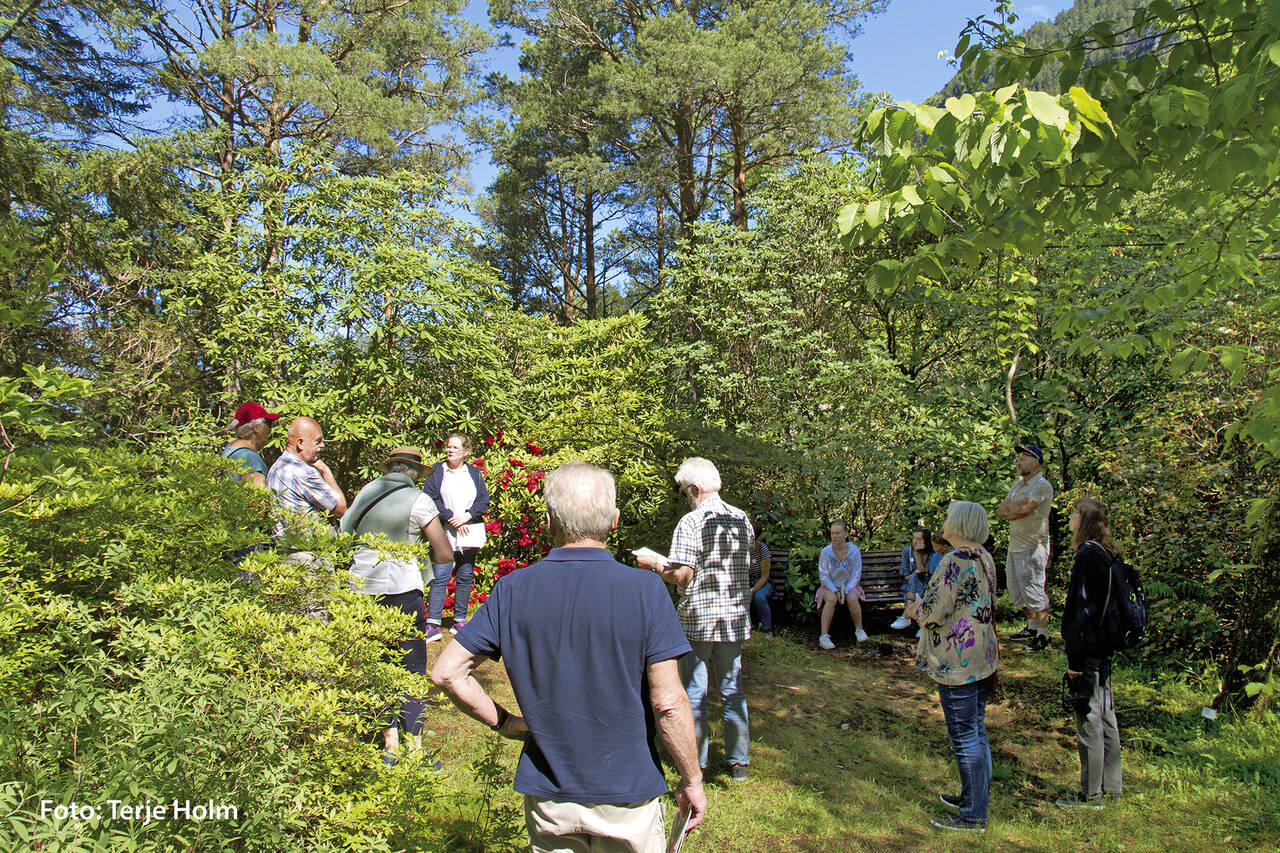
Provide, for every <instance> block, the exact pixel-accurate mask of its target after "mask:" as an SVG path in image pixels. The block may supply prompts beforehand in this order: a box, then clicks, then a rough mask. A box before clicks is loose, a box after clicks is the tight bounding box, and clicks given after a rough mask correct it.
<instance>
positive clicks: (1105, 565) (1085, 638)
mask: <svg viewBox="0 0 1280 853" xmlns="http://www.w3.org/2000/svg"><path fill="white" fill-rule="evenodd" d="M1068 521H1069V524H1070V527H1071V534H1072V537H1073V540H1072V541H1073V544H1074V545H1075V549H1076V556H1075V564H1074V565H1073V566H1072V567H1071V583H1070V584H1069V585H1068V587H1067V602H1066V605H1065V607H1063V610H1062V641H1063V645H1064V648H1065V649H1066V653H1067V678H1068V679H1069V680H1070V685H1069V686H1070V688H1071V689H1070V691H1069V692H1070V693H1071V694H1072V695H1073V696H1075V697H1077V698H1076V701H1075V703H1074V704H1075V715H1076V737H1077V739H1078V741H1079V744H1080V790H1079V791H1078V792H1076V794H1075V795H1073V796H1070V797H1062V798H1060V799H1058V800H1057V801H1056V803H1057V805H1059V806H1062V807H1063V808H1071V807H1075V806H1091V807H1093V808H1101V807H1102V805H1103V803H1104V801H1105V800H1111V801H1116V800H1118V799H1119V798H1120V729H1119V727H1118V726H1117V725H1116V706H1115V700H1114V698H1113V697H1112V693H1111V655H1112V652H1114V651H1115V649H1114V648H1113V646H1112V644H1111V643H1110V642H1108V641H1107V639H1106V637H1107V632H1106V631H1105V630H1104V626H1103V621H1104V616H1105V615H1106V610H1107V608H1108V607H1109V606H1110V603H1111V599H1112V596H1111V594H1110V593H1111V590H1112V583H1113V574H1114V570H1113V565H1114V564H1115V563H1116V562H1117V561H1118V560H1119V550H1118V549H1117V548H1116V543H1115V542H1114V540H1113V539H1112V538H1111V526H1110V524H1109V523H1108V521H1107V508H1106V507H1105V506H1104V505H1103V504H1102V503H1100V502H1099V501H1097V500H1094V499H1093V498H1080V499H1079V500H1077V501H1076V502H1075V504H1074V505H1073V506H1072V508H1071V515H1070V518H1069V520H1068Z"/></svg>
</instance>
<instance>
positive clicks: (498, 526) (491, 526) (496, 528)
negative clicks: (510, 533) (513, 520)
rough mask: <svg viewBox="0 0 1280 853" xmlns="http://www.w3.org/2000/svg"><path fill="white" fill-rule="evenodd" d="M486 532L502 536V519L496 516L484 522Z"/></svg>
mask: <svg viewBox="0 0 1280 853" xmlns="http://www.w3.org/2000/svg"><path fill="white" fill-rule="evenodd" d="M484 532H485V533H488V534H489V535H491V536H501V535H502V519H500V518H495V519H493V520H492V521H486V522H485V523H484Z"/></svg>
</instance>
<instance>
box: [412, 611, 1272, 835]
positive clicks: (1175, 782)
mask: <svg viewBox="0 0 1280 853" xmlns="http://www.w3.org/2000/svg"><path fill="white" fill-rule="evenodd" d="M1017 627H1018V626H1016V625H1012V624H1010V625H1009V626H1007V627H1005V628H1003V629H1002V633H1003V634H1006V635H1007V634H1009V633H1012V631H1013V630H1016V629H1017ZM429 648H431V647H429ZM438 648H439V646H436V647H435V649H436V650H438ZM914 650H915V643H914V641H913V640H911V639H909V637H908V636H907V635H899V634H895V633H893V632H890V631H887V630H885V629H883V628H881V629H880V630H878V631H877V630H875V629H874V627H873V630H872V636H871V639H870V640H869V641H868V642H866V643H863V644H861V645H859V646H857V647H851V646H849V645H842V646H839V647H838V648H837V649H836V650H835V651H832V652H824V651H820V650H819V649H818V646H817V643H816V637H815V636H811V635H810V634H808V633H805V634H799V633H797V634H794V635H787V634H782V635H780V636H777V637H763V636H758V637H756V638H754V639H752V640H751V641H750V642H749V643H748V644H747V646H746V651H745V659H744V677H745V679H746V684H747V691H748V693H747V696H748V705H749V709H750V715H751V717H750V719H751V777H750V779H749V780H748V781H747V782H746V783H745V784H736V783H733V782H730V781H729V780H728V777H727V775H726V774H725V773H724V772H723V770H717V769H716V768H717V767H721V768H722V767H723V763H722V762H723V752H722V747H721V744H720V742H719V738H720V727H719V722H718V720H717V721H716V722H715V724H714V726H713V729H712V746H711V768H712V769H711V771H710V774H709V777H708V779H707V798H708V801H709V810H708V815H707V820H706V822H705V823H704V824H703V825H702V826H701V827H700V828H699V829H697V830H695V832H694V833H693V834H692V835H691V836H690V838H689V839H688V843H687V844H686V846H685V849H686V850H690V851H773V850H788V851H789V850H794V851H832V850H877V851H899V850H900V851H916V850H961V849H965V850H968V849H973V848H974V847H977V848H979V849H991V850H1019V851H1021V850H1026V851H1034V850H1055V851H1056V850H1062V851H1068V850H1071V851H1074V850H1121V849H1123V850H1159V851H1181V850H1186V851H1200V850H1213V849H1216V848H1228V849H1263V850H1274V849H1280V817H1278V815H1280V749H1278V747H1280V720H1278V719H1277V717H1276V715H1274V714H1268V715H1264V716H1263V717H1262V718H1261V719H1249V720H1242V721H1238V722H1226V721H1219V722H1217V723H1214V724H1212V725H1213V726H1214V728H1213V729H1211V730H1208V731H1206V725H1209V724H1206V723H1205V722H1204V721H1203V720H1202V719H1201V718H1200V715H1199V710H1200V708H1201V706H1202V705H1204V704H1205V703H1206V702H1207V701H1208V698H1209V697H1210V696H1211V695H1212V691H1211V688H1210V686H1209V685H1205V684H1202V683H1198V679H1197V677H1196V676H1195V675H1193V674H1188V673H1179V674H1173V673H1171V674H1168V675H1167V676H1164V677H1162V680H1161V681H1159V682H1158V683H1151V682H1150V680H1149V678H1148V679H1143V678H1141V677H1139V676H1138V675H1136V674H1135V673H1133V672H1131V671H1129V670H1127V669H1124V668H1122V667H1118V668H1117V672H1116V674H1115V676H1114V678H1113V683H1114V685H1115V691H1116V708H1117V714H1118V716H1119V720H1120V727H1121V738H1122V741H1123V744H1124V750H1125V751H1124V774H1125V791H1124V801H1123V803H1122V804H1120V805H1119V806H1113V807H1109V808H1107V809H1105V810H1102V811H1093V810H1081V811H1072V812H1065V811H1063V810H1061V809H1058V808H1057V807H1055V806H1054V805H1053V803H1052V800H1053V799H1054V798H1055V797H1057V796H1061V795H1063V794H1066V793H1069V792H1070V791H1071V790H1073V787H1074V786H1075V785H1076V784H1078V780H1079V761H1078V759H1077V754H1076V746H1075V726H1074V722H1073V721H1072V720H1069V719H1068V717H1067V715H1066V714H1065V713H1064V712H1063V711H1062V710H1061V707H1060V704H1059V700H1058V691H1059V679H1060V678H1061V675H1062V671H1063V658H1062V655H1061V653H1060V652H1058V651H1055V650H1054V649H1052V648H1051V649H1050V650H1049V651H1047V652H1041V653H1028V652H1025V651H1022V648H1021V645H1020V644H1015V643H1004V644H1003V645H1002V657H1003V660H1002V667H1001V687H1000V690H999V692H998V694H997V695H996V696H995V697H994V698H993V701H992V703H991V705H990V706H989V707H988V710H987V727H988V730H989V733H990V740H991V749H992V757H993V760H994V765H995V781H994V785H993V789H992V792H991V816H990V817H991V821H990V824H989V826H988V829H987V832H986V834H985V835H981V836H978V835H974V834H971V833H957V832H944V831H942V830H938V829H935V828H934V827H933V826H931V825H930V823H929V818H930V817H931V816H932V815H934V814H940V813H942V812H943V811H944V809H943V807H942V806H941V804H940V803H938V799H937V796H938V793H940V792H955V793H958V792H959V783H958V778H957V775H956V768H955V762H954V759H953V758H952V755H951V749H950V746H949V744H948V741H947V736H946V729H945V726H944V724H943V719H942V711H941V709H940V708H939V705H938V699H937V693H936V691H935V690H934V689H933V686H932V682H931V681H930V680H929V679H928V678H927V677H926V676H925V675H923V674H922V673H920V672H918V671H917V670H916V669H915V667H914V665H913V659H914ZM437 653H438V651H434V650H433V651H431V652H430V654H431V655H432V657H434V655H435V654H437ZM480 676H481V680H482V681H484V682H485V684H486V687H487V688H488V689H489V690H490V691H491V692H492V693H494V694H495V695H496V696H499V697H502V698H503V699H505V700H507V701H513V700H512V699H511V692H510V687H509V686H508V684H507V682H506V679H505V675H504V673H503V671H502V667H501V665H500V664H485V665H484V667H483V668H482V669H481V672H480ZM713 709H714V711H713V713H714V714H715V715H717V716H718V713H719V705H718V704H714V705H713ZM429 714H430V716H429V718H428V725H429V726H430V728H431V735H430V738H431V739H432V740H433V741H434V742H435V743H437V744H439V745H440V746H442V748H443V751H442V754H443V756H444V757H445V758H446V760H447V761H448V762H449V763H450V765H451V770H450V772H449V773H448V774H447V775H446V777H445V780H444V783H445V784H449V785H453V786H458V787H456V788H455V790H457V789H458V788H462V789H465V788H467V787H468V786H474V785H475V782H474V779H473V778H472V776H471V774H470V773H469V771H467V770H466V769H465V767H463V766H462V765H465V764H467V763H468V762H470V761H474V760H478V759H479V758H480V757H481V756H482V755H483V753H484V751H485V748H486V746H487V745H488V744H489V743H490V740H489V735H488V732H487V731H486V730H485V729H484V728H483V727H481V726H480V725H479V724H476V723H473V722H472V721H471V720H470V719H467V718H464V717H462V716H461V715H460V714H458V713H457V712H456V711H454V710H453V709H452V706H450V705H449V704H448V703H447V702H446V703H442V704H441V705H439V706H438V707H437V708H435V709H432V710H431V711H430V712H429ZM517 755H518V747H517V745H516V744H514V743H508V744H506V746H505V748H504V750H503V752H502V754H501V759H500V761H501V763H502V764H503V765H504V766H505V773H506V776H505V778H504V779H503V784H502V785H501V787H500V788H499V789H498V790H497V793H496V794H495V795H494V796H495V798H496V799H497V800H498V801H499V804H500V805H502V806H513V807H514V806H516V805H518V803H519V800H518V797H517V795H516V794H515V793H514V792H513V791H512V790H511V788H510V781H511V774H512V773H514V767H515V759H516V756H517ZM668 776H669V779H671V780H672V781H674V779H675V776H674V774H670V773H669V774H668ZM462 826H463V825H462V824H459V827H460V829H461V827H462ZM460 834H461V833H460ZM459 849H481V848H480V847H479V846H478V845H471V844H468V845H461V846H460V847H459ZM489 849H494V848H489Z"/></svg>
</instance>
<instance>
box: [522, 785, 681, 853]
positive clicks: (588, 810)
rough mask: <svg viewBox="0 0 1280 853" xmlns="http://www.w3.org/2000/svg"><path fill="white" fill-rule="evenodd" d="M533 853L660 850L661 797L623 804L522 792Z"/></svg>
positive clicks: (659, 852)
mask: <svg viewBox="0 0 1280 853" xmlns="http://www.w3.org/2000/svg"><path fill="white" fill-rule="evenodd" d="M524 819H525V824H526V825H527V826H528V827H529V848H530V849H531V850H532V851H534V853H562V851H563V853H663V850H665V849H666V843H667V840H666V822H665V814H664V809H663V805H662V798H661V797H655V798H654V799H652V800H648V801H646V802H640V803H625V804H622V805H608V804H602V805H591V804H584V803H561V802H556V801H555V800H543V799H539V798H538V797H531V796H529V795H527V794H526V795H525V798H524Z"/></svg>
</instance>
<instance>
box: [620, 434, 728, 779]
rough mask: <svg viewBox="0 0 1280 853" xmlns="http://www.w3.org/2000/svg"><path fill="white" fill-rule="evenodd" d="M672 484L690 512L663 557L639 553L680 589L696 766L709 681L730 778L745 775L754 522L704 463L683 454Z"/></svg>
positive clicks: (704, 746) (703, 752)
mask: <svg viewBox="0 0 1280 853" xmlns="http://www.w3.org/2000/svg"><path fill="white" fill-rule="evenodd" d="M675 479H676V483H677V484H678V485H679V486H680V491H681V493H682V494H683V495H684V496H685V498H686V499H687V500H688V501H689V503H690V505H691V506H692V507H693V510H692V511H691V512H689V513H688V514H687V515H685V516H684V518H682V519H680V523H679V524H677V525H676V529H675V533H673V534H672V536H671V553H670V554H669V555H668V556H667V557H665V558H664V557H662V556H661V555H652V556H649V555H646V556H644V557H639V558H638V560H639V562H640V564H641V565H642V566H645V567H648V568H651V569H653V570H654V571H655V572H657V573H658V574H659V575H661V576H662V578H663V580H665V581H666V582H667V583H669V584H674V585H675V586H676V587H678V588H679V590H680V601H679V603H678V604H677V605H676V611H677V613H678V615H679V617H680V627H682V628H683V629H684V633H685V637H687V638H688V640H689V645H691V646H692V647H693V651H692V652H689V653H688V654H686V655H685V656H684V657H682V658H681V659H680V676H681V678H682V679H683V681H684V688H685V691H686V692H688V694H689V702H690V704H691V705H692V706H693V721H694V724H695V726H696V727H697V732H698V751H699V763H700V764H701V765H702V766H703V768H704V769H705V768H706V766H707V753H708V742H707V709H706V705H707V689H708V685H709V683H710V682H711V681H714V682H715V683H716V685H717V686H718V688H719V690H720V698H721V701H722V703H723V705H724V753H725V761H726V762H727V763H728V765H729V778H731V779H733V780H734V781H736V782H742V781H745V780H746V778H747V764H748V758H747V745H748V742H749V740H750V735H749V732H748V728H747V696H746V691H745V690H744V689H743V686H742V644H743V642H744V641H745V640H747V638H749V637H750V636H751V615H750V601H751V582H750V579H749V575H750V571H751V539H752V533H751V522H750V521H748V520H747V514H746V513H744V512H743V511H742V510H740V509H738V508H737V507H734V506H730V505H729V504H727V503H725V502H724V500H722V499H721V497H720V472H719V471H717V470H716V466H715V465H714V464H712V463H711V462H710V461H709V460H707V459H703V458H701V457H697V456H695V457H692V458H690V459H686V460H685V461H684V464H682V465H681V466H680V470H678V471H677V472H676V478H675Z"/></svg>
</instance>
